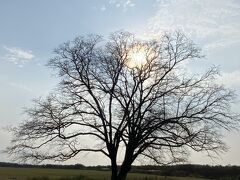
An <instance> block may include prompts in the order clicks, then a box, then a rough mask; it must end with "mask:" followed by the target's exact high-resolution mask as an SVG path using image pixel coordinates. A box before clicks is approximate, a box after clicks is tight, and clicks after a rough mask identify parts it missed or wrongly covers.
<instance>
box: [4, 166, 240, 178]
mask: <svg viewBox="0 0 240 180" xmlns="http://www.w3.org/2000/svg"><path fill="white" fill-rule="evenodd" d="M0 167H20V168H56V169H82V170H101V171H104V170H110V168H111V166H84V165H82V164H74V165H56V164H43V165H33V164H17V163H7V162H0ZM131 171H132V172H133V173H134V172H140V173H148V174H157V175H162V176H182V177H186V176H193V177H203V178H211V179H231V180H240V166H209V165H195V164H182V165H172V166H133V167H132V170H131Z"/></svg>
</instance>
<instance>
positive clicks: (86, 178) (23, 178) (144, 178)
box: [0, 167, 203, 180]
mask: <svg viewBox="0 0 240 180" xmlns="http://www.w3.org/2000/svg"><path fill="white" fill-rule="evenodd" d="M109 177H110V172H109V171H94V170H77V169H46V168H10V167H0V180H108V179H109ZM128 179H129V180H203V179H200V178H190V177H163V176H157V175H147V174H140V173H130V174H129V176H128Z"/></svg>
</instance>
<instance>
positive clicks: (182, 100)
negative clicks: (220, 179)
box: [8, 32, 237, 180]
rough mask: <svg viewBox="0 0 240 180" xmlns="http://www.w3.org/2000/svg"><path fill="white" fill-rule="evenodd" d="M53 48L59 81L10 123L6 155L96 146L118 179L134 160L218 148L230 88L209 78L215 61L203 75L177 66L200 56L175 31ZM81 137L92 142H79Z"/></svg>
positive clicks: (227, 124)
mask: <svg viewBox="0 0 240 180" xmlns="http://www.w3.org/2000/svg"><path fill="white" fill-rule="evenodd" d="M55 54H56V56H55V57H54V58H52V59H51V60H50V61H49V64H48V65H49V66H50V67H52V68H53V69H55V70H57V72H58V75H59V78H60V79H61V82H60V83H59V86H58V88H57V90H55V91H54V92H53V93H51V94H50V95H49V96H48V97H47V98H46V99H38V100H35V105H34V107H33V108H29V109H27V111H26V113H27V115H28V116H27V117H28V118H27V120H26V121H25V122H23V123H22V124H21V125H20V126H18V127H17V128H14V129H13V131H14V139H13V140H12V145H11V147H9V148H8V152H9V153H10V154H12V155H16V157H18V158H20V159H22V160H37V161H42V160H46V159H52V160H57V161H64V160H68V159H70V158H72V157H74V156H76V155H77V154H78V153H81V152H100V153H103V154H104V155H106V156H107V157H109V159H110V161H111V167H112V176H111V179H112V180H124V179H126V176H127V173H128V172H129V171H130V169H131V164H132V163H133V162H134V161H135V160H136V159H137V158H139V159H140V158H142V157H147V158H149V159H150V160H153V161H154V162H156V163H170V162H181V161H184V160H185V156H184V155H186V152H187V149H193V150H195V151H207V152H219V151H222V150H224V149H225V145H224V143H223V142H222V140H221V136H220V132H221V131H219V130H220V129H221V128H225V129H228V130H229V129H231V128H233V126H234V124H235V123H236V122H237V117H236V115H235V114H233V113H231V112H230V109H229V108H230V105H231V101H232V98H233V93H232V92H230V91H229V90H227V89H225V88H224V87H222V86H220V85H218V84H217V83H216V80H215V77H216V75H217V70H216V68H214V67H213V68H210V69H209V70H207V71H206V72H205V73H204V74H202V75H193V74H192V73H190V74H189V73H186V72H185V71H184V70H183V68H182V66H181V65H182V64H183V62H184V61H191V60H195V59H198V58H201V57H202V56H201V54H200V50H199V49H198V48H197V47H196V46H195V45H194V44H193V43H192V42H191V41H190V40H189V39H188V38H186V37H185V36H184V35H183V34H182V33H180V32H175V33H173V34H165V35H163V36H162V37H161V38H160V40H157V41H155V40H153V41H140V40H137V39H136V38H135V37H134V35H132V34H130V33H127V32H117V33H114V34H112V35H111V36H110V38H108V40H107V41H106V40H103V39H102V37H100V36H88V37H78V38H76V39H75V40H73V41H71V42H67V43H65V44H63V45H61V46H60V47H59V48H58V49H56V51H55ZM87 137H88V138H93V139H94V140H95V141H96V143H95V144H94V143H93V144H86V143H84V139H86V138H87ZM120 150H121V151H122V152H124V156H123V159H122V164H120V165H119V166H118V165H117V158H118V155H119V151H120Z"/></svg>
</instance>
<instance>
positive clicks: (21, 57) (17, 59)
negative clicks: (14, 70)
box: [1, 46, 35, 67]
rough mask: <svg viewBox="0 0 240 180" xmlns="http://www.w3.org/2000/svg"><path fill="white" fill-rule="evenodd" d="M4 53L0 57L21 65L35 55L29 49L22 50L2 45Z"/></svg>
mask: <svg viewBox="0 0 240 180" xmlns="http://www.w3.org/2000/svg"><path fill="white" fill-rule="evenodd" d="M3 48H4V50H5V51H6V54H5V55H4V56H3V57H2V58H1V59H4V60H6V61H9V62H12V63H14V64H16V65H18V66H19V67H22V66H23V65H24V64H25V63H26V62H28V61H30V60H32V59H33V58H34V57H35V56H34V55H33V53H32V51H30V50H23V49H22V48H18V47H7V46H4V47H3Z"/></svg>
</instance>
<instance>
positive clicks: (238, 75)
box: [218, 70, 240, 89]
mask: <svg viewBox="0 0 240 180" xmlns="http://www.w3.org/2000/svg"><path fill="white" fill-rule="evenodd" d="M218 82H219V83H221V84H224V85H226V86H227V87H230V88H234V89H239V88H240V70H236V71H232V72H223V73H222V74H221V76H220V77H219V79H218Z"/></svg>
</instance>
